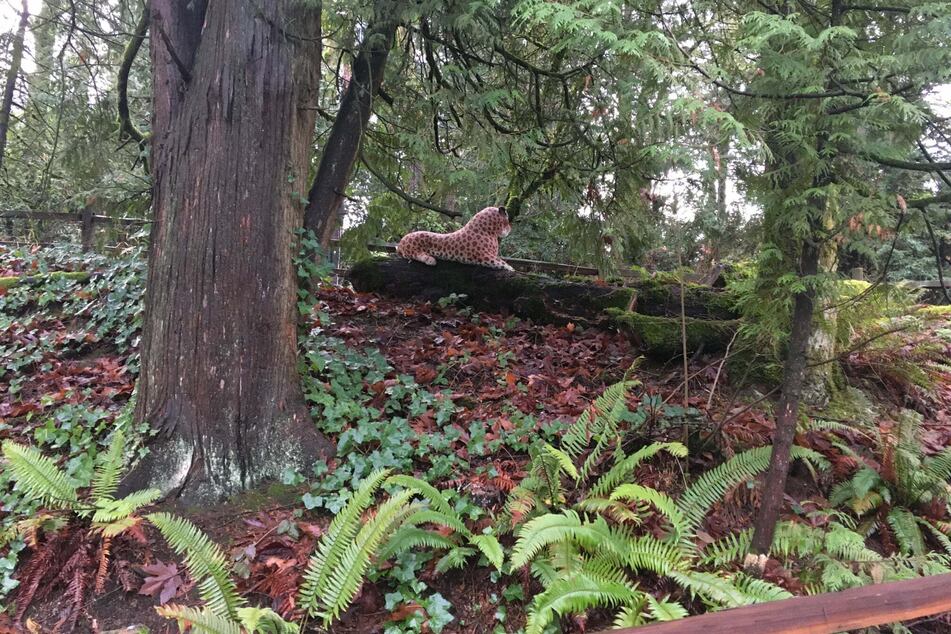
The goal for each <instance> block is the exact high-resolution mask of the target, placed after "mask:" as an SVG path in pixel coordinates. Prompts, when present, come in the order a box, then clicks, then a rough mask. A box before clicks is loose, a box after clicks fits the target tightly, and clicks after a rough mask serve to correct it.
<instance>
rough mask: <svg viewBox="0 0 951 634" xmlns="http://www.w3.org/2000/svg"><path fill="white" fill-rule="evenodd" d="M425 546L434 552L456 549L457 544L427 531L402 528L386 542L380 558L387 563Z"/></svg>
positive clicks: (409, 527)
mask: <svg viewBox="0 0 951 634" xmlns="http://www.w3.org/2000/svg"><path fill="white" fill-rule="evenodd" d="M420 546H425V547H427V548H431V549H433V550H436V549H440V548H448V549H451V548H455V547H456V543H455V542H454V541H452V540H451V539H449V538H448V537H445V536H443V535H440V534H439V533H435V532H433V531H427V530H425V529H422V528H418V527H416V526H406V525H404V526H402V527H400V529H399V530H397V531H396V532H394V533H393V535H392V537H390V539H389V540H388V541H387V542H386V545H385V546H384V547H383V548H382V549H380V552H379V553H378V558H379V560H380V561H386V560H387V559H390V558H391V557H395V556H396V555H398V554H400V553H402V552H405V551H407V550H410V549H411V548H419V547H420Z"/></svg>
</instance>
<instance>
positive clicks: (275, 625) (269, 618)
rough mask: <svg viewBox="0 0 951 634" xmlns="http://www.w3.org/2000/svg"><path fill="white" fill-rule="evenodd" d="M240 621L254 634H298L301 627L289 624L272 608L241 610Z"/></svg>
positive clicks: (239, 613)
mask: <svg viewBox="0 0 951 634" xmlns="http://www.w3.org/2000/svg"><path fill="white" fill-rule="evenodd" d="M238 621H239V622H240V623H241V627H243V628H244V629H245V630H247V631H248V632H251V633H252V634H258V633H259V634H298V633H299V632H300V625H297V624H296V623H288V622H287V621H285V620H284V619H283V618H281V615H280V614H278V613H277V612H275V611H274V610H272V609H271V608H241V609H240V610H238Z"/></svg>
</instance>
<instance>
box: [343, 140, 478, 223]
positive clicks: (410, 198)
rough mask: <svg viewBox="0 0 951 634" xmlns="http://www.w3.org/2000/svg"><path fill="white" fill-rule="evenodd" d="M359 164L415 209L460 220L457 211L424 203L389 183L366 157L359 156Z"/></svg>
mask: <svg viewBox="0 0 951 634" xmlns="http://www.w3.org/2000/svg"><path fill="white" fill-rule="evenodd" d="M360 162H361V163H363V166H364V167H366V168H367V171H368V172H370V173H371V174H373V176H374V177H375V178H376V179H377V180H378V181H380V183H381V184H382V185H383V186H384V187H386V188H387V189H388V190H390V191H391V192H393V193H394V194H396V195H397V196H399V197H400V198H402V199H403V200H405V201H406V202H408V203H409V204H411V205H416V206H417V207H422V208H423V209H429V210H430V211H435V212H436V213H440V214H442V215H444V216H446V217H447V218H460V217H461V216H462V214H461V213H459V212H458V211H453V210H452V209H446V208H445V207H440V206H438V205H434V204H432V203H429V202H426V201H425V200H423V199H422V198H417V197H415V196H413V195H412V194H408V193H406V192H405V191H403V189H402V188H401V187H400V186H399V185H397V184H396V183H394V182H392V181H390V180H389V179H387V178H386V177H385V176H383V175H382V174H381V173H380V172H378V171H376V170H375V169H373V167H372V166H371V165H370V163H369V161H367V160H366V157H364V156H363V155H362V154H361V155H360Z"/></svg>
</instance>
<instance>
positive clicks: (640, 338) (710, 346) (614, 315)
mask: <svg viewBox="0 0 951 634" xmlns="http://www.w3.org/2000/svg"><path fill="white" fill-rule="evenodd" d="M606 312H607V314H608V315H609V316H610V317H611V319H612V321H613V322H614V323H615V324H616V325H617V326H618V327H619V328H620V329H621V331H622V332H624V333H626V334H627V335H628V336H629V337H630V338H631V339H633V340H634V341H635V342H637V343H638V344H640V345H641V346H643V347H644V348H645V349H646V350H649V351H650V352H651V354H654V355H656V356H659V357H675V356H678V355H680V354H681V353H682V350H683V348H682V346H683V343H682V336H683V335H682V329H681V323H680V317H679V316H678V317H658V316H655V315H642V314H640V313H635V312H631V311H627V310H619V309H617V308H609V309H607V311H606ZM684 321H685V322H686V323H685V325H686V331H687V350H688V352H693V351H696V350H699V349H700V348H701V347H702V348H703V350H705V351H707V352H721V351H723V350H725V349H726V347H727V346H728V345H729V344H730V340H731V339H732V338H733V335H734V334H736V331H737V328H739V326H740V320H739V319H727V320H724V319H696V318H694V317H687V318H686V319H685V320H684Z"/></svg>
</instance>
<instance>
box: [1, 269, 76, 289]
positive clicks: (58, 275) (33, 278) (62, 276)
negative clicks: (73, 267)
mask: <svg viewBox="0 0 951 634" xmlns="http://www.w3.org/2000/svg"><path fill="white" fill-rule="evenodd" d="M88 279H89V273H86V272H85V271H53V272H52V273H46V274H42V275H23V276H11V277H0V288H3V289H8V288H13V287H14V286H17V285H18V284H21V283H26V284H32V283H34V282H40V281H44V280H49V281H51V282H52V281H55V280H76V281H77V282H85V281H86V280H88Z"/></svg>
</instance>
